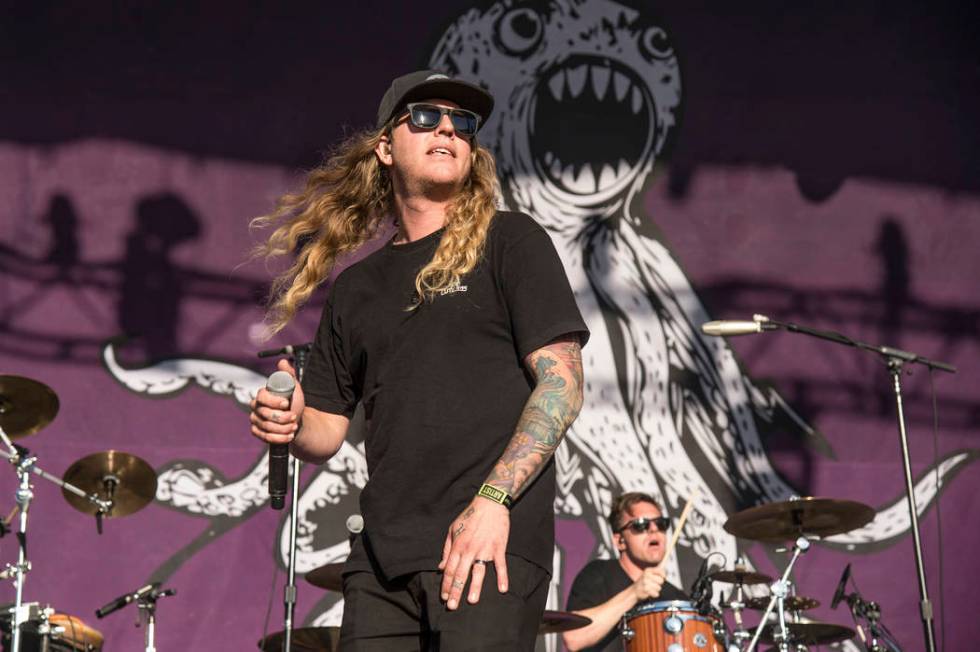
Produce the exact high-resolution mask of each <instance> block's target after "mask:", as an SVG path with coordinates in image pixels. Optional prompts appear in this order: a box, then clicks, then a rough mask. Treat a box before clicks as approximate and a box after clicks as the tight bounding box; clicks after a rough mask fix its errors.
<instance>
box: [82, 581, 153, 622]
mask: <svg viewBox="0 0 980 652" xmlns="http://www.w3.org/2000/svg"><path fill="white" fill-rule="evenodd" d="M159 587H160V582H153V583H151V584H147V585H146V586H142V587H140V588H138V589H136V591H134V592H132V593H126V594H124V595H121V596H119V597H118V598H116V599H115V600H112V601H110V602H108V603H106V604H105V605H103V606H102V607H101V608H100V609H97V610H96V611H95V615H96V617H98V618H105V617H106V616H108V615H109V614H111V613H112V612H114V611H118V610H119V609H122V608H123V607H125V606H126V605H127V604H129V603H130V602H132V601H133V600H140V599H142V598H144V597H146V596H147V595H149V594H150V593H152V592H153V591H155V590H156V589H157V588H159Z"/></svg>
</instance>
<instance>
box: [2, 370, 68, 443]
mask: <svg viewBox="0 0 980 652" xmlns="http://www.w3.org/2000/svg"><path fill="white" fill-rule="evenodd" d="M56 414H58V395H57V394H55V393H54V391H53V390H52V389H51V388H50V387H48V386H47V385H45V384H44V383H39V382H37V381H36V380H31V379H30V378H24V377H23V376H0V428H3V431H4V432H5V433H7V436H8V437H10V438H11V439H19V438H20V437H26V436H27V435H33V434H34V433H35V432H37V431H38V430H40V429H41V428H43V427H44V426H46V425H48V424H49V423H51V421H52V420H53V419H54V417H55V415H56Z"/></svg>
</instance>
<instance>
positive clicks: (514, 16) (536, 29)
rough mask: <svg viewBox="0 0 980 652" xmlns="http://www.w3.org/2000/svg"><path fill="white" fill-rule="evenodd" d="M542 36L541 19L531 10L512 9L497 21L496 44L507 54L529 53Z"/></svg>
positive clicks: (519, 54)
mask: <svg viewBox="0 0 980 652" xmlns="http://www.w3.org/2000/svg"><path fill="white" fill-rule="evenodd" d="M543 34H544V26H543V24H542V22H541V17H540V16H539V15H538V13H537V12H536V11H534V10H533V9H527V8H522V9H513V10H511V11H508V12H507V13H505V14H504V15H503V16H501V17H500V20H499V21H497V35H496V36H497V38H496V40H497V43H498V44H499V45H500V47H501V48H502V49H503V50H504V51H505V52H507V53H508V54H513V55H516V56H521V55H526V54H528V53H530V52H531V51H532V50H533V49H534V48H535V47H536V46H537V45H538V43H539V42H541V36H542V35H543Z"/></svg>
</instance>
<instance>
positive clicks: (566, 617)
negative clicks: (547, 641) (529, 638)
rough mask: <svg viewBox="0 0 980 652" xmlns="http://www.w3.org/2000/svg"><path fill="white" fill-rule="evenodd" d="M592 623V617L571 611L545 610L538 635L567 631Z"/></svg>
mask: <svg viewBox="0 0 980 652" xmlns="http://www.w3.org/2000/svg"><path fill="white" fill-rule="evenodd" d="M591 623H592V619H591V618H587V617H585V616H582V615H579V614H575V613H572V612H570V611H545V612H544V615H543V616H542V617H541V625H539V626H538V636H544V635H545V634H557V633H558V632H567V631H568V630H570V629H578V628H579V627H585V626H586V625H589V624H591Z"/></svg>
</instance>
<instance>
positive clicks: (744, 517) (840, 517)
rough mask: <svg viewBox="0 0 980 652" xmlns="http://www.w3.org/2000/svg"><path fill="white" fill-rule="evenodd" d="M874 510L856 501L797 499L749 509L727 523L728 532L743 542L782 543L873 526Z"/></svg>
mask: <svg viewBox="0 0 980 652" xmlns="http://www.w3.org/2000/svg"><path fill="white" fill-rule="evenodd" d="M874 516H875V510H874V509H873V508H872V507H870V506H869V505H865V504H864V503H859V502H856V501H853V500H839V499H835V498H813V497H803V498H798V497H794V498H791V499H790V500H786V501H783V502H779V503H768V504H765V505H758V506H757V507H750V508H748V509H743V510H742V511H740V512H738V513H736V514H733V515H732V516H731V517H730V518H729V519H728V520H727V521H725V526H724V527H725V531H726V532H728V533H729V534H733V535H735V536H736V537H740V538H742V539H751V540H752V541H762V542H766V543H781V542H783V541H792V540H794V539H797V538H798V537H806V538H808V539H813V538H817V537H828V536H832V535H834V534H843V533H844V532H850V531H851V530H853V529H855V528H859V527H861V526H862V525H866V524H867V523H870V522H871V520H872V519H873V518H874Z"/></svg>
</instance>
